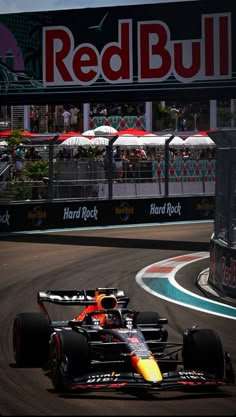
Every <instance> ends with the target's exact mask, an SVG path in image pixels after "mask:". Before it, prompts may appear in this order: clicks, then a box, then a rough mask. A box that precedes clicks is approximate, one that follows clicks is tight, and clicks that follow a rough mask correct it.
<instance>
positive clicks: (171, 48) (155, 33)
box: [42, 13, 232, 87]
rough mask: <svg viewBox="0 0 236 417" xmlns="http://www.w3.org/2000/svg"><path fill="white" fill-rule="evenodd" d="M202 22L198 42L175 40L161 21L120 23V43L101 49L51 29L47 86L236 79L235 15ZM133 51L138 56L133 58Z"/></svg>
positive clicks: (46, 41) (46, 32) (46, 31)
mask: <svg viewBox="0 0 236 417" xmlns="http://www.w3.org/2000/svg"><path fill="white" fill-rule="evenodd" d="M200 18H201V22H199V23H200V24H201V31H200V33H199V38H197V39H182V40H181V39H173V33H172V32H171V28H170V27H169V26H168V25H167V24H166V23H165V22H162V21H161V20H158V19H156V20H148V21H138V22H137V27H134V23H133V20H132V19H131V18H130V19H120V20H118V22H117V40H116V41H113V42H107V43H106V44H104V46H103V47H102V50H98V49H97V47H96V46H95V45H93V44H91V43H89V42H83V43H81V44H76V41H75V37H74V35H73V33H72V32H71V31H70V29H69V28H68V27H66V26H63V25H60V26H46V27H44V28H43V45H42V51H43V84H44V86H45V87H47V86H56V85H57V86H60V85H61V86H63V87H64V86H66V85H82V86H86V85H92V84H94V83H96V81H97V80H98V79H100V78H102V79H103V81H105V83H107V84H116V83H119V84H124V83H126V84H131V83H136V82H138V83H139V84H142V83H158V82H163V81H166V80H168V79H169V78H171V77H174V78H175V79H176V80H177V81H178V82H182V83H189V82H196V81H212V80H223V79H230V78H232V68H231V67H232V62H231V54H232V51H231V49H232V46H231V13H209V14H202V15H201V17H199V20H200ZM107 19H109V15H108V18H107ZM195 24H197V22H195ZM78 30H80V29H79V25H78ZM134 34H137V35H136V36H137V38H136V39H135V35H134ZM76 37H78V36H76ZM136 45H137V48H136ZM133 51H137V52H136V53H137V56H132V55H133ZM134 62H137V74H136V73H135V72H136V71H134V68H133V66H134Z"/></svg>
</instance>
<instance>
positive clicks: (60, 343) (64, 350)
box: [49, 330, 89, 392]
mask: <svg viewBox="0 0 236 417" xmlns="http://www.w3.org/2000/svg"><path fill="white" fill-rule="evenodd" d="M88 369H89V346H88V341H87V337H86V336H84V335H82V334H80V333H76V332H75V331H73V330H63V331H59V332H56V333H54V334H53V335H52V339H51V343H50V354H49V370H50V378H51V381H52V384H53V386H54V388H55V389H56V391H58V392H62V391H67V390H68V388H69V387H70V384H71V381H72V380H73V378H74V377H76V376H80V375H82V374H83V373H85V372H87V371H88Z"/></svg>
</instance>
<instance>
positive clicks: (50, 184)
mask: <svg viewBox="0 0 236 417" xmlns="http://www.w3.org/2000/svg"><path fill="white" fill-rule="evenodd" d="M58 137H59V135H56V136H54V138H53V139H52V140H51V141H50V143H49V156H48V157H49V167H48V200H50V201H52V200H53V178H54V164H53V150H54V144H55V142H56V140H57V139H58Z"/></svg>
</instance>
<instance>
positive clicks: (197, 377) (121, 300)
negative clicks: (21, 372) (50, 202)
mask: <svg viewBox="0 0 236 417" xmlns="http://www.w3.org/2000/svg"><path fill="white" fill-rule="evenodd" d="M37 301H38V304H39V307H40V309H41V312H36V313H35V312H32V313H21V314H18V315H17V316H16V317H15V319H14V323H13V352H14V358H15V361H16V365H17V366H19V367H24V366H42V368H43V369H44V370H46V371H47V374H48V375H49V377H50V378H51V381H52V385H53V386H54V388H55V390H56V391H57V392H76V393H79V392H81V391H83V392H84V391H86V390H93V389H95V390H97V389H103V390H112V389H115V390H118V389H121V390H129V389H130V390H135V391H138V389H141V391H142V392H143V391H144V390H147V391H152V392H153V391H154V392H159V391H161V390H173V389H174V390H186V389H191V390H193V389H195V388H198V389H199V388H200V389H204V390H209V389H212V388H214V389H215V387H221V386H224V385H225V384H234V371H233V367H232V363H231V359H230V355H229V353H227V352H225V351H224V350H223V347H222V343H221V340H220V338H219V336H218V334H217V333H216V332H215V331H214V330H212V329H200V328H198V327H196V326H193V327H191V328H188V329H186V330H185V331H184V332H183V340H182V342H181V343H177V342H173V341H170V340H169V337H168V331H167V329H166V327H165V325H166V324H167V319H166V318H163V317H160V316H159V314H158V313H157V312H149V311H136V310H134V309H130V308H128V303H129V298H128V297H127V296H126V294H125V293H124V291H122V290H118V289H116V288H97V289H96V290H79V291H75V290H65V291H64V290H48V291H44V292H39V293H38V294H37ZM47 303H51V304H58V305H63V306H68V305H70V306H85V309H84V311H83V312H82V313H80V314H79V315H78V316H76V317H75V318H73V319H69V320H68V319H67V320H63V321H53V320H51V318H50V316H49V313H48V308H46V306H45V305H46V304H47Z"/></svg>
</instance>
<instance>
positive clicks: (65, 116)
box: [62, 110, 71, 132]
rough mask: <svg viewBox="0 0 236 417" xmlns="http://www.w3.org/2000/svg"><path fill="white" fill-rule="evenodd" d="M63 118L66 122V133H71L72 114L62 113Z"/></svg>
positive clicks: (64, 124) (64, 123)
mask: <svg viewBox="0 0 236 417" xmlns="http://www.w3.org/2000/svg"><path fill="white" fill-rule="evenodd" d="M62 116H63V121H64V122H63V126H64V131H65V132H69V130H70V118H71V113H70V112H69V111H68V110H64V111H63V113H62Z"/></svg>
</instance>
